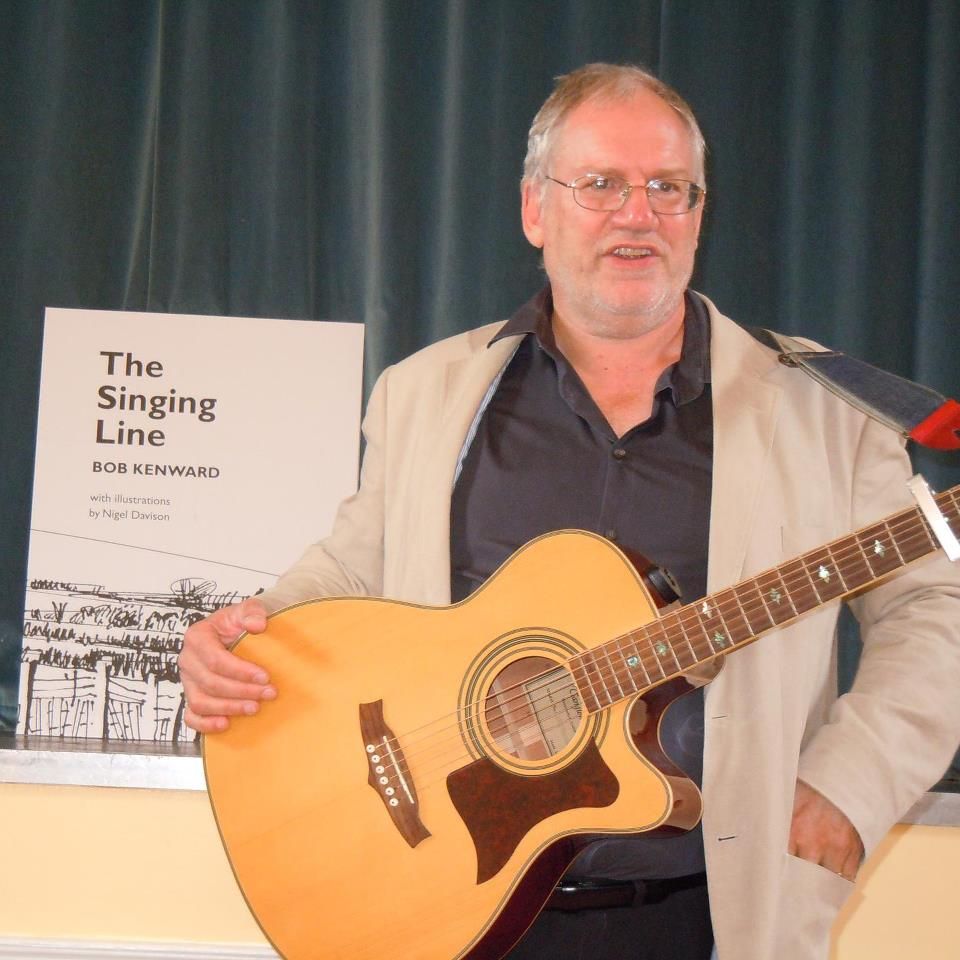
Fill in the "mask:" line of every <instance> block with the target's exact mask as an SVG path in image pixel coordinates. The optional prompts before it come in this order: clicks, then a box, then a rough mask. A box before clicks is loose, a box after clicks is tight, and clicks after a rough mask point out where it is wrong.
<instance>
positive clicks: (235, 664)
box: [179, 598, 277, 733]
mask: <svg viewBox="0 0 960 960" xmlns="http://www.w3.org/2000/svg"><path fill="white" fill-rule="evenodd" d="M266 623H267V616H266V610H265V608H264V607H263V604H262V603H260V601H258V600H256V599H254V598H251V599H248V600H245V601H244V602H243V603H241V604H234V605H231V606H229V607H224V608H222V609H221V610H217V611H216V612H215V613H213V614H211V616H209V617H207V619H206V620H202V621H200V622H199V623H195V624H194V625H193V626H192V627H190V629H189V630H187V632H186V633H185V634H184V638H183V647H182V649H181V652H180V658H179V667H180V679H181V682H182V683H183V690H184V701H185V709H184V722H185V723H186V724H187V726H189V727H191V728H192V729H194V730H198V731H200V732H201V733H217V732H219V731H222V730H225V729H226V728H227V727H228V726H229V722H230V721H229V718H230V717H233V716H251V715H252V714H255V713H256V712H257V711H258V710H259V709H260V703H261V702H262V701H264V700H272V699H274V698H275V697H276V695H277V692H276V689H275V688H274V687H273V686H271V684H270V678H269V676H268V675H267V673H266V671H264V670H263V669H262V668H261V667H260V666H258V665H257V664H255V663H251V662H250V661H249V660H245V659H243V658H242V657H239V656H237V655H236V654H234V653H233V652H231V650H230V649H229V648H230V647H232V646H233V645H234V644H235V643H236V641H237V639H238V638H239V637H240V635H241V634H242V633H243V632H244V631H246V632H248V633H261V632H262V631H263V630H264V629H266Z"/></svg>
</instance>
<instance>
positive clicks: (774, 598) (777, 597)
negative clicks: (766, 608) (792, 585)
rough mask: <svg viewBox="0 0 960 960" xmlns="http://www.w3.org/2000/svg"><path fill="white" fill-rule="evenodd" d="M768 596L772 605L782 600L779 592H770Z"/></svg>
mask: <svg viewBox="0 0 960 960" xmlns="http://www.w3.org/2000/svg"><path fill="white" fill-rule="evenodd" d="M769 596H770V599H771V600H772V601H773V602H774V603H779V602H780V600H781V599H782V598H781V596H780V591H779V590H771V591H770V594H769Z"/></svg>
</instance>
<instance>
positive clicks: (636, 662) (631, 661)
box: [627, 657, 640, 667]
mask: <svg viewBox="0 0 960 960" xmlns="http://www.w3.org/2000/svg"><path fill="white" fill-rule="evenodd" d="M627 666H628V667H639V666H640V658H639V657H627Z"/></svg>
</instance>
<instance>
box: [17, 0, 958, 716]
mask: <svg viewBox="0 0 960 960" xmlns="http://www.w3.org/2000/svg"><path fill="white" fill-rule="evenodd" d="M0 17H2V20H0V23H2V29H0V378H2V383H3V387H4V402H3V404H2V406H0V727H3V726H4V725H5V726H8V727H9V726H11V725H12V723H13V720H14V717H15V713H16V677H17V673H18V669H19V663H18V657H19V648H20V631H21V617H22V613H23V586H24V577H25V569H26V552H27V543H28V532H29V514H30V496H31V482H32V461H33V444H34V429H35V417H36V404H37V388H38V377H39V368H40V344H41V336H42V318H43V309H44V307H45V306H48V305H49V306H69V307H90V308H103V309H129V310H157V311H170V312H194V313H215V314H232V315H238V316H239V315H253V316H275V317H295V318H314V319H337V320H350V321H356V322H363V323H365V324H366V325H367V356H366V370H365V372H366V379H367V385H368V388H369V385H370V384H371V383H372V380H373V378H374V376H375V375H376V374H377V373H378V372H379V371H380V370H381V369H382V368H383V367H384V366H385V365H386V364H387V363H389V362H391V361H394V360H396V359H398V358H399V357H401V356H403V355H404V354H406V353H409V352H410V351H411V350H413V349H415V348H417V347H419V346H421V345H423V344H425V343H427V342H429V341H431V340H434V339H436V338H438V337H440V336H443V335H446V334H449V333H453V332H456V331H458V330H461V329H464V328H466V327H470V326H474V325H476V324H480V323H484V322H487V321H490V320H494V319H496V318H498V317H504V316H506V315H508V314H509V313H510V312H511V311H512V309H513V308H514V307H515V306H516V305H518V304H519V303H521V302H522V301H523V300H525V299H526V298H527V297H528V296H529V295H530V294H531V293H532V292H533V291H534V290H535V289H536V288H537V287H538V286H539V284H540V283H541V282H542V274H541V273H540V267H539V262H538V257H537V255H536V253H535V252H534V251H533V250H532V249H530V248H529V247H528V245H527V244H526V242H525V240H524V238H523V235H522V233H521V230H520V223H519V215H518V182H519V175H520V166H521V160H522V156H523V152H524V147H525V134H526V129H527V126H528V124H529V121H530V119H531V117H532V115H533V113H534V111H535V110H536V108H537V106H538V105H539V104H540V103H541V102H542V100H543V98H544V97H545V96H546V94H547V93H548V91H549V89H550V86H551V78H552V77H553V76H555V75H557V74H559V73H562V72H566V71H568V70H570V69H572V68H574V67H576V66H578V65H580V64H582V63H584V62H587V61H589V60H600V59H602V60H613V61H631V62H641V63H644V64H646V65H647V66H649V67H651V68H653V69H654V70H656V71H658V72H660V73H661V75H662V76H663V77H664V78H665V79H667V80H668V81H670V82H672V83H673V84H675V85H676V86H677V87H679V89H680V90H681V91H682V92H683V93H684V94H685V95H686V96H687V98H688V99H689V100H690V102H691V103H692V105H693V107H694V109H695V110H696V112H697V114H698V115H699V117H700V118H701V121H702V124H703V127H704V130H705V132H706V134H707V138H708V141H709V142H710V153H709V167H708V180H709V184H708V185H709V188H710V195H709V200H708V214H707V222H706V228H705V229H706V233H705V237H704V240H703V243H702V245H701V259H700V265H699V268H698V273H697V277H696V284H697V286H698V288H699V289H701V290H703V291H704V292H706V293H708V294H709V295H711V296H712V297H713V298H714V299H715V300H716V301H717V302H718V304H719V305H720V306H721V307H722V308H723V309H724V310H725V311H726V312H728V313H730V314H732V315H733V316H735V317H737V318H738V319H740V320H742V321H743V322H746V323H751V324H760V325H763V326H773V327H777V328H780V329H782V330H785V331H787V332H802V333H805V334H808V335H810V336H814V337H816V338H817V339H820V340H822V341H824V342H827V343H830V344H833V345H835V346H836V347H838V348H840V349H844V350H847V351H849V352H851V353H853V354H855V355H857V356H860V357H862V358H863V359H866V360H870V361H872V362H875V363H879V364H880V365H882V366H884V367H887V368H888V369H891V370H894V371H896V372H898V373H901V374H904V375H906V376H910V377H912V378H915V379H919V380H922V381H924V382H926V383H928V384H930V385H931V386H934V387H936V388H938V389H939V390H941V391H942V392H945V393H948V394H952V395H954V396H955V395H956V394H957V386H958V384H957V370H958V369H960V346H958V345H957V342H956V339H955V338H954V336H953V334H954V333H955V330H956V326H957V324H956V321H955V316H956V312H957V308H956V304H957V302H958V299H960V267H958V266H957V263H956V258H955V257H954V256H953V248H954V245H955V242H956V233H957V227H958V224H960V209H958V207H960V201H958V186H960V184H958V170H960V164H958V162H957V157H958V156H960V142H958V141H960V105H958V97H957V90H958V89H960V83H958V80H960V77H958V73H960V12H958V5H957V3H956V2H955V0H926V2H924V0H903V2H895V0H889V2H887V0H843V2H840V0H805V2H803V3H777V2H772V3H771V2H763V3H761V2H752V0H727V2H725V3H722V4H718V3H713V2H710V0H686V2H677V0H657V2H654V0H635V2H625V0H542V2H538V0H449V2H445V3H441V2H428V0H325V2H312V3H310V2H292V0H291V2H284V0H179V2H178V0H155V2H147V0H72V2H70V0H59V2H58V0H0ZM255 364H256V358H255V357H249V358H239V362H238V370H241V371H242V370H244V369H249V370H251V371H253V370H255ZM920 460H921V462H922V465H923V468H924V470H925V472H926V473H927V475H928V477H929V478H930V479H931V480H932V481H933V482H934V483H935V484H936V485H938V486H940V487H942V486H945V485H947V484H953V483H957V482H958V481H960V457H958V456H957V455H955V454H954V455H929V454H927V455H924V456H922V457H921V458H920Z"/></svg>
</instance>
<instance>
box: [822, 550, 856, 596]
mask: <svg viewBox="0 0 960 960" xmlns="http://www.w3.org/2000/svg"><path fill="white" fill-rule="evenodd" d="M845 543H846V540H840V541H839V542H838V543H835V544H829V543H828V544H827V545H826V547H825V548H824V549H825V550H826V551H827V556H828V557H829V558H830V561H831V563H832V564H833V569H834V570H836V572H837V576H838V577H839V578H840V584H841V586H842V587H843V592H844V593H847V592H848V591H849V589H850V588H849V586H848V584H847V578H846V577H845V576H844V575H843V565H842V564H841V563H840V562H839V561H838V560H837V554H836V553H835V550H834V548H836V547H840V546H842V545H844V544H845Z"/></svg>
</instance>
